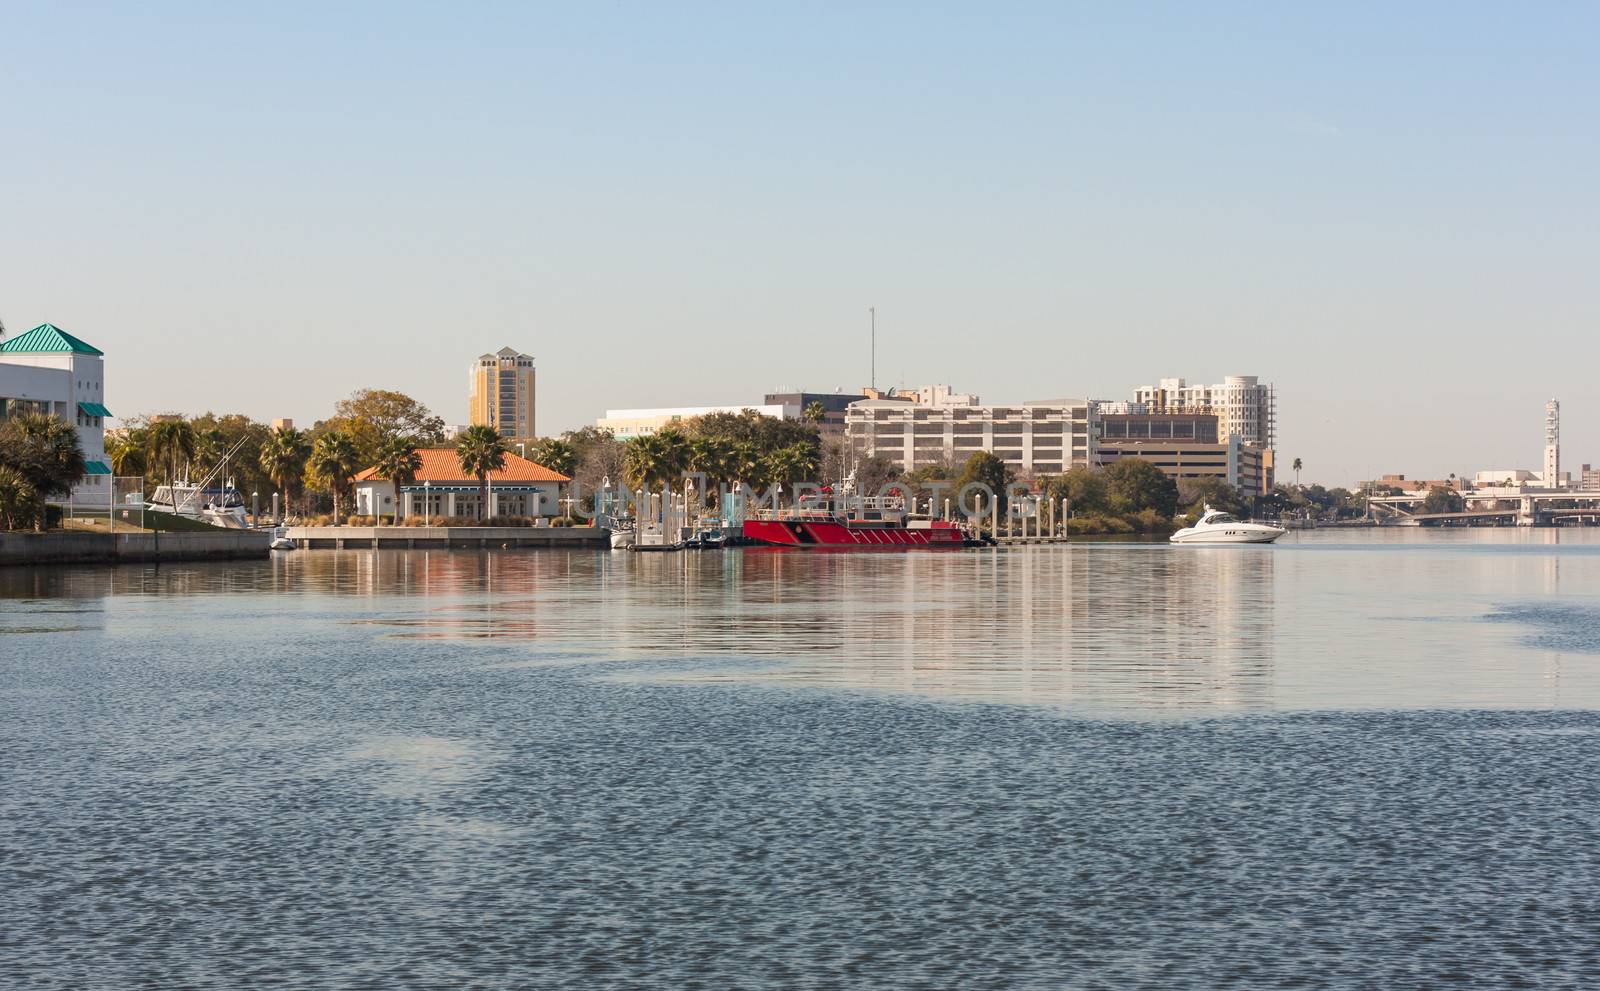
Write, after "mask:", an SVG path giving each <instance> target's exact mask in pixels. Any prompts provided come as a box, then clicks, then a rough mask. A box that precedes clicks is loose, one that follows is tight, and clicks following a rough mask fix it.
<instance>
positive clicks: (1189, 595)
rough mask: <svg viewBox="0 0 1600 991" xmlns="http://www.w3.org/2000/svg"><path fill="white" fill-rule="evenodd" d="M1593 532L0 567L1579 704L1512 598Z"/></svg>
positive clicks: (703, 657)
mask: <svg viewBox="0 0 1600 991" xmlns="http://www.w3.org/2000/svg"><path fill="white" fill-rule="evenodd" d="M1597 551H1600V543H1596V541H1595V539H1594V535H1591V534H1587V533H1584V534H1568V533H1555V532H1551V531H1542V532H1538V533H1532V534H1529V533H1519V532H1515V531H1476V532H1463V533H1448V534H1438V533H1423V532H1419V531H1410V532H1407V533H1402V534H1400V535H1395V534H1393V533H1392V532H1383V533H1376V534H1374V533H1370V532H1367V533H1357V534H1351V533H1329V534H1325V533H1316V534H1291V537H1290V539H1288V540H1286V541H1285V542H1284V543H1282V544H1280V545H1278V546H1276V547H1273V548H1251V547H1243V548H1239V547H1216V548H1206V547H1192V548H1172V547H1168V546H1165V545H1129V544H1075V545H1071V546H1065V547H1038V546H1034V547H1017V548H1009V549H1004V550H980V551H965V552H950V553H912V554H907V553H882V554H872V553H866V554H862V553H854V554H850V553H837V554H829V553H795V552H785V551H777V550H759V549H747V550H744V551H726V552H703V553H683V554H663V555H649V554H621V553H611V552H609V551H571V552H567V551H430V550H415V551H404V552H400V551H385V552H382V553H377V552H372V551H348V552H332V551H319V552H301V553H295V554H288V555H277V556H274V557H273V558H272V559H270V560H268V561H261V562H247V563H231V564H193V565H164V566H160V567H156V566H137V567H122V568H110V569H96V568H61V569H43V568H41V569H26V570H24V569H11V570H8V571H5V572H0V598H3V599H6V600H11V602H10V603H9V604H8V603H4V602H0V636H4V635H7V634H21V633H24V632H28V631H38V630H45V629H58V628H59V629H61V630H63V631H71V630H77V631H83V630H85V629H89V630H92V629H97V628H105V629H107V630H108V631H110V632H113V633H118V632H121V633H126V634H130V635H131V633H132V632H133V631H134V630H135V629H138V628H140V624H142V623H152V624H157V625H160V624H165V625H167V626H170V627H174V628H181V627H183V626H184V625H185V624H188V625H194V624H203V623H204V622H205V621H206V620H208V619H215V618H218V617H220V616H236V617H238V618H237V620H236V621H237V622H247V621H253V622H258V623H260V624H261V626H262V628H263V630H264V631H266V632H264V633H263V635H268V636H294V637H300V638H304V639H305V640H306V641H307V643H308V644H309V645H310V646H311V647H312V649H314V646H315V643H316V642H317V637H318V635H319V634H318V632H317V631H318V630H319V629H324V630H325V629H326V624H330V623H331V624H336V625H338V626H341V627H344V628H346V629H355V630H367V631H370V634H369V635H371V636H378V637H382V638H384V639H385V640H388V641H392V642H394V643H395V644H396V645H397V649H400V650H402V651H403V652H404V653H403V656H405V657H409V658H416V659H418V662H419V663H420V662H421V661H422V660H424V659H427V658H432V657H440V658H442V657H443V655H436V654H432V653H429V651H431V650H433V649H435V647H438V648H443V647H444V646H445V645H447V644H450V643H474V642H478V643H482V644H483V645H484V646H485V647H490V646H492V647H493V648H494V650H495V652H494V653H492V654H489V653H483V654H482V655H481V657H479V658H477V660H479V661H481V664H482V665H483V666H484V667H491V666H494V667H499V668H504V667H507V666H516V665H524V666H526V665H542V664H569V663H577V662H588V663H597V664H600V665H602V666H600V667H597V669H596V674H597V676H603V677H609V678H617V679H633V680H640V681H673V682H725V683H728V682H755V683H765V684H777V685H810V686H818V687H825V688H831V689H849V690H864V691H874V692H896V693H915V694H920V695H932V696H941V697H949V698H958V699H977V700H986V701H1004V702H1025V703H1044V704H1062V705H1071V706H1084V707H1090V708H1109V709H1128V708H1135V709H1141V710H1163V709H1171V710H1216V709H1227V710H1253V709H1261V708H1329V707H1334V708H1342V707H1374V706H1376V707H1393V706H1407V707H1419V706H1420V707H1426V706H1440V705H1474V706H1485V705H1488V706H1509V705H1523V706H1529V705H1535V706H1539V705H1568V706H1571V705H1590V704H1597V703H1600V679H1597V675H1596V673H1595V670H1594V668H1595V667H1596V666H1595V665H1590V664H1584V665H1581V666H1574V665H1573V664H1571V663H1570V662H1569V661H1568V659H1567V656H1566V655H1567V654H1568V653H1570V652H1571V650H1573V649H1575V648H1574V647H1573V644H1574V643H1578V642H1581V641H1583V638H1585V637H1587V636H1590V633H1589V627H1588V626H1583V625H1581V624H1580V625H1579V626H1577V627H1574V630H1573V631H1572V632H1571V633H1570V634H1569V635H1562V634H1560V633H1559V631H1558V633H1557V634H1556V635H1549V636H1534V635H1530V630H1529V628H1530V627H1539V626H1542V625H1548V624H1549V623H1552V622H1557V620H1553V619H1551V617H1552V616H1570V615H1572V614H1570V613H1563V612H1559V611H1556V612H1551V611H1538V610H1533V611H1529V610H1526V609H1523V610H1522V611H1517V610H1516V609H1513V610H1512V611H1510V612H1507V611H1506V609H1507V607H1512V606H1515V607H1519V608H1520V607H1522V606H1527V605H1529V604H1530V603H1531V604H1533V605H1537V604H1539V603H1540V602H1544V601H1546V600H1556V599H1561V600H1562V601H1571V600H1573V599H1574V597H1575V596H1582V595H1586V594H1587V590H1588V589H1591V588H1594V587H1596V581H1597V579H1600V553H1597ZM73 603H75V605H71V604H73ZM63 608H71V609H73V610H74V611H73V612H72V613H70V614H63V615H48V614H50V613H55V612H58V611H60V610H61V609H63ZM79 609H82V610H86V611H84V612H78V611H77V610H79ZM1486 617H1498V618H1499V619H1498V621H1496V622H1492V623H1491V622H1485V618H1486ZM1506 617H1510V618H1509V619H1507V618H1506ZM1574 622H1575V621H1574ZM1519 624H1520V625H1519ZM1553 644H1554V645H1559V646H1560V647H1561V648H1562V649H1560V650H1552V649H1551V645H1553ZM419 652H420V653H419Z"/></svg>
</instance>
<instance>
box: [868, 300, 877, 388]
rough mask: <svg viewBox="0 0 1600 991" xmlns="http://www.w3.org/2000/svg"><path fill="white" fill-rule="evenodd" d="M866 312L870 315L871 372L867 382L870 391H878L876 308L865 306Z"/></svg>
mask: <svg viewBox="0 0 1600 991" xmlns="http://www.w3.org/2000/svg"><path fill="white" fill-rule="evenodd" d="M867 313H868V314H870V315H871V317H872V374H871V376H870V378H869V380H868V382H867V385H869V386H870V387H871V388H872V391H874V392H876V391H878V308H877V307H876V306H869V307H867Z"/></svg>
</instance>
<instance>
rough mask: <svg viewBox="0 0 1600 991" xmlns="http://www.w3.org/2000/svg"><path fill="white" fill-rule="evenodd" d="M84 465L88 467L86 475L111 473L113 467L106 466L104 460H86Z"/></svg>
mask: <svg viewBox="0 0 1600 991" xmlns="http://www.w3.org/2000/svg"><path fill="white" fill-rule="evenodd" d="M84 466H85V468H87V469H88V470H87V471H85V472H84V474H85V475H109V474H111V469H110V468H107V467H106V463H105V462H104V461H85V462H84Z"/></svg>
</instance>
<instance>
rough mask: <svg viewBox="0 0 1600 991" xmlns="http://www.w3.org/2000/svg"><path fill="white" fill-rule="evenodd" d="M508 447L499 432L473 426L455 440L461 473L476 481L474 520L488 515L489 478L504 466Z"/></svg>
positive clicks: (490, 428)
mask: <svg viewBox="0 0 1600 991" xmlns="http://www.w3.org/2000/svg"><path fill="white" fill-rule="evenodd" d="M509 453H511V447H510V445H509V444H507V443H506V440H505V438H504V437H501V436H500V431H498V430H496V429H495V428H493V427H490V426H486V425H484V424H473V425H472V426H470V427H468V428H467V429H465V430H463V431H462V432H461V436H460V437H458V438H457V439H456V460H457V461H458V462H460V464H461V470H462V471H464V472H466V473H467V474H468V475H472V476H473V477H475V478H477V480H478V518H479V519H480V520H482V519H483V518H485V517H486V516H487V515H488V513H489V475H490V474H492V473H493V472H497V471H499V470H500V469H502V468H504V467H505V466H506V455H507V454H509Z"/></svg>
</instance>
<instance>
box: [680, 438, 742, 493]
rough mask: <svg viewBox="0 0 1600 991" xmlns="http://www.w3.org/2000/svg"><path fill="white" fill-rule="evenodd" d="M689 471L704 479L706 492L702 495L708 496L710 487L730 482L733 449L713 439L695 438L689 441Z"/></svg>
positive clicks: (687, 465)
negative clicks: (700, 475) (698, 474)
mask: <svg viewBox="0 0 1600 991" xmlns="http://www.w3.org/2000/svg"><path fill="white" fill-rule="evenodd" d="M685 467H687V468H688V470H689V471H696V472H699V473H700V474H702V475H704V476H705V477H706V485H705V488H706V491H705V492H703V493H702V495H706V496H709V495H710V494H711V492H712V486H715V485H721V484H724V483H726V482H729V481H731V480H732V477H731V476H732V472H733V449H732V446H731V445H730V444H728V443H727V442H726V441H723V440H719V439H718V438H715V437H696V438H694V439H693V440H691V441H689V451H688V459H687V464H686V466H685Z"/></svg>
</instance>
